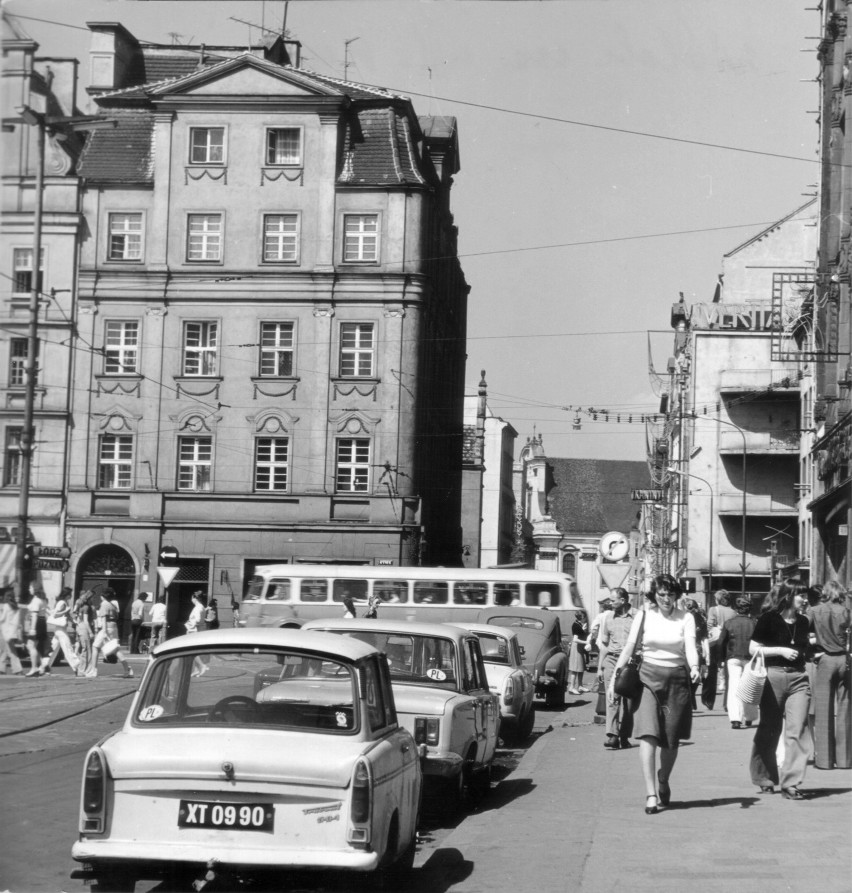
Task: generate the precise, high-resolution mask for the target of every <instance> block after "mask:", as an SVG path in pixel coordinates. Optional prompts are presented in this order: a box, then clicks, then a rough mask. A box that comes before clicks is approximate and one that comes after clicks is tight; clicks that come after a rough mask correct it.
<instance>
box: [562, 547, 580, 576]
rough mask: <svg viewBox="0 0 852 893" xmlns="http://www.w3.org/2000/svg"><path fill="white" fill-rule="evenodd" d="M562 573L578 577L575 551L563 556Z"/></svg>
mask: <svg viewBox="0 0 852 893" xmlns="http://www.w3.org/2000/svg"><path fill="white" fill-rule="evenodd" d="M562 573H563V574H570V575H571V576H572V577H576V576H577V553H576V552H575V551H574V550H573V549H572V550H570V551H568V552H565V553H564V554H563V556H562Z"/></svg>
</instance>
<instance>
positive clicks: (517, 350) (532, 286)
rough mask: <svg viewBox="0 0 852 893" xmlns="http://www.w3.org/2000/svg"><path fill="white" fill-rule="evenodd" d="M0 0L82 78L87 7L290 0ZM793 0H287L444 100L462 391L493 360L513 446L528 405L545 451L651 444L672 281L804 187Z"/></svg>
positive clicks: (278, 7)
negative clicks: (650, 419) (648, 417)
mask: <svg viewBox="0 0 852 893" xmlns="http://www.w3.org/2000/svg"><path fill="white" fill-rule="evenodd" d="M3 6H4V8H5V9H6V10H7V11H8V12H10V13H13V14H14V13H19V14H20V15H22V16H29V17H32V18H28V19H23V18H21V19H18V21H19V23H20V24H21V25H22V26H23V27H24V28H25V30H26V31H27V32H28V33H29V34H30V35H31V36H32V37H33V38H34V39H35V40H37V41H38V42H39V44H40V50H39V53H40V54H41V55H54V56H76V57H78V58H79V59H80V61H81V63H82V66H81V80H82V86H83V87H84V86H85V85H86V84H87V83H88V50H89V33H88V31H87V30H86V29H85V23H86V22H87V21H119V22H121V23H122V24H123V25H124V26H125V27H126V28H127V29H128V30H129V31H131V32H132V33H133V34H134V35H135V36H136V37H137V38H139V39H142V40H148V41H153V42H157V43H172V42H173V41H176V42H179V43H189V42H194V43H206V44H208V45H209V44H242V43H246V44H247V43H248V42H249V41H252V40H256V39H257V38H258V37H259V34H260V30H259V27H251V26H249V25H246V24H243V23H241V22H236V21H233V19H243V20H245V21H246V22H251V23H253V24H254V25H255V26H260V25H265V26H266V27H268V28H269V27H272V28H280V26H281V23H282V21H283V17H284V11H285V4H284V3H283V2H280V0H279V2H271V0H266V2H260V0H243V2H233V0H231V2H215V0H214V2H211V0H168V2H165V0H159V2H158V0H73V2H68V0H4V2H3ZM804 6H805V3H804V2H802V0H795V2H794V0H705V2H701V3H697V2H685V0H553V2H501V0H493V2H487V0H479V2H470V0H456V2H453V0H443V2H421V0H418V2H408V0H393V2H390V0H384V2H383V0H341V2H321V0H313V2H307V0H291V2H290V3H289V5H288V7H287V13H286V14H287V28H288V29H289V30H290V32H291V35H292V37H294V38H296V39H298V40H300V41H301V42H302V44H303V52H304V56H305V60H304V67H306V68H310V69H312V70H314V71H318V72H322V73H324V74H331V75H335V76H338V77H342V76H343V67H344V59H345V49H344V47H345V42H346V41H347V40H349V41H351V43H350V44H349V72H348V76H349V79H350V80H354V81H360V82H363V83H370V84H379V85H382V86H385V87H388V88H391V89H396V90H398V91H400V92H403V93H406V94H408V95H409V96H411V98H412V100H413V102H414V106H415V109H416V111H417V113H418V114H442V115H453V116H455V117H456V118H457V119H458V129H459V139H460V154H461V171H460V173H459V174H458V176H457V177H456V180H455V186H454V188H453V198H452V208H453V211H454V213H455V220H456V224H457V225H458V227H459V251H460V254H461V262H462V266H463V269H464V272H465V276H466V278H467V281H468V283H469V284H470V286H471V292H470V298H469V327H468V334H469V343H468V365H467V375H466V383H467V387H468V389H469V391H471V392H474V391H475V389H476V385H477V383H478V381H479V377H480V370H481V369H485V370H486V378H487V381H488V389H489V396H490V404H491V407H492V409H493V411H494V412H495V414H497V415H499V416H501V417H502V418H504V419H506V420H507V421H509V422H511V423H512V424H513V425H514V426H515V428H516V429H517V430H518V433H519V435H520V437H519V446H520V445H521V444H522V443H523V442H524V441H525V440H526V438H527V437H528V436H530V435H531V434H532V432H533V429H534V426H535V428H536V430H538V432H540V433H541V435H542V437H543V440H544V447H545V450H546V452H547V453H548V455H551V456H562V457H597V458H613V459H636V460H644V458H645V432H644V428H643V426H642V425H640V424H638V416H639V415H641V414H643V413H653V412H656V411H657V410H658V408H659V400H658V398H657V397H656V396H655V395H654V393H653V391H652V389H651V386H650V383H649V380H648V362H647V343H648V334H647V333H648V332H649V331H650V332H651V333H652V334H651V343H652V345H653V355H654V362H655V364H656V367H657V368H658V369H662V370H664V369H665V366H666V360H667V357H668V356H669V354H670V353H671V345H672V337H671V334H670V330H669V310H670V306H671V304H672V303H673V302H675V301H677V299H678V294H679V292H683V293H684V294H685V296H686V300H687V301H690V302H692V301H710V300H711V298H712V294H713V288H714V285H715V282H716V275H717V274H718V273H719V272H720V270H721V263H722V255H723V254H725V253H726V252H728V251H730V250H731V249H732V248H734V247H736V246H737V245H739V244H740V243H741V242H744V241H745V240H746V239H748V238H749V237H751V236H752V235H754V234H755V233H757V232H759V231H760V230H761V229H763V228H764V226H765V225H767V224H769V223H771V222H773V221H775V220H777V219H779V218H781V217H783V216H785V215H787V214H788V213H790V212H791V211H793V210H794V209H796V208H797V207H799V206H800V205H801V204H803V203H804V202H805V201H806V197H807V195H808V194H809V193H813V192H814V187H813V185H812V184H815V183H816V182H817V177H818V165H817V164H816V158H817V155H816V152H817V136H818V131H817V124H816V115H815V113H814V110H815V109H817V108H818V92H817V84H816V83H815V82H813V80H812V79H813V78H815V77H816V75H817V72H818V66H817V61H816V54H815V53H814V52H813V50H815V48H816V44H817V41H816V40H814V39H813V38H814V37H816V36H817V35H818V34H819V30H820V29H819V25H820V20H819V14H818V13H817V12H812V11H807V10H805V9H804ZM34 18H37V19H46V20H50V21H51V22H53V23H62V24H49V23H48V22H45V21H35V20H33V19H34ZM69 26H75V27H69ZM80 29H82V30H80ZM356 38H357V39H356ZM803 51H804V52H803ZM809 79H810V80H809ZM641 134H644V135H641ZM651 135H653V136H651ZM657 137H661V138H657ZM702 144H714V145H715V146H724V147H728V148H714V147H712V146H710V145H702ZM736 149H742V150H749V151H735V150H736ZM777 156H792V157H791V158H783V157H777ZM766 297H767V299H768V298H769V295H767V296H766ZM654 330H656V332H655V331H654ZM576 406H581V407H584V408H588V407H594V408H606V409H609V410H611V411H612V412H613V413H614V414H616V413H622V414H623V421H622V423H621V424H620V425H619V424H616V423H615V421H614V415H612V416H610V419H611V420H610V422H609V423H604V422H603V421H602V416H601V417H599V420H598V421H597V422H596V421H594V420H593V419H592V418H591V416H590V415H589V414H588V413H586V412H583V413H581V418H582V429H581V430H580V431H576V430H573V428H572V421H573V419H574V416H575V412H574V411H573V409H562V408H561V407H576ZM630 413H632V414H633V417H634V423H633V424H626V422H625V421H624V419H626V416H627V414H630Z"/></svg>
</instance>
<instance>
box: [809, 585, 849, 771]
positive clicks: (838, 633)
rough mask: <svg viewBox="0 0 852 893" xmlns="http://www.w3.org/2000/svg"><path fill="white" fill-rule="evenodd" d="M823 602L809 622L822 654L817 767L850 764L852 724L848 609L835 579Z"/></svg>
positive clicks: (817, 688) (816, 707)
mask: <svg viewBox="0 0 852 893" xmlns="http://www.w3.org/2000/svg"><path fill="white" fill-rule="evenodd" d="M822 599H823V600H822V601H821V602H820V604H818V605H816V606H815V607H814V608H813V610H812V611H811V622H812V624H813V631H814V634H815V636H816V641H817V645H818V646H819V648H820V649H821V651H822V656H821V657H820V658H819V660H818V661H817V664H816V684H815V685H814V692H813V701H814V751H815V753H814V765H815V766H816V768H817V769H835V768H836V769H849V768H850V767H852V727H850V710H849V688H850V667H849V658H848V655H847V653H848V651H849V644H848V643H849V634H850V622H852V619H850V616H849V608H848V607H847V606H846V593H845V592H844V591H843V587H842V586H841V585H840V584H839V583H838V582H837V581H836V580H831V581H830V582H828V583H826V584H825V586H824V587H823V591H822Z"/></svg>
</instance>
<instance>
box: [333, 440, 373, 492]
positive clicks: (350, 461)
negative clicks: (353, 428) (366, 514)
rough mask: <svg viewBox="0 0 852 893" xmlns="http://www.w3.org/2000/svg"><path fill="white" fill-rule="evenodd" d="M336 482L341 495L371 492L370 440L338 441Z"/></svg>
mask: <svg viewBox="0 0 852 893" xmlns="http://www.w3.org/2000/svg"><path fill="white" fill-rule="evenodd" d="M335 480H336V487H337V490H338V492H341V493H365V492H367V491H368V490H369V485H370V441H369V439H367V438H349V437H343V438H341V439H340V440H338V441H337V469H336V474H335Z"/></svg>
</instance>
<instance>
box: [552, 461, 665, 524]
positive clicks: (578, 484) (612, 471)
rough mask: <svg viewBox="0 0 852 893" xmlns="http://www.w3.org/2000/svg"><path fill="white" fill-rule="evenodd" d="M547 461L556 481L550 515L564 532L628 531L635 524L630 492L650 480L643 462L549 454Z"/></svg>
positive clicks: (635, 512)
mask: <svg viewBox="0 0 852 893" xmlns="http://www.w3.org/2000/svg"><path fill="white" fill-rule="evenodd" d="M547 464H548V465H550V466H551V468H552V470H553V480H554V484H555V486H554V488H553V489H552V490H551V491H550V493H549V494H548V503H549V505H550V515H551V517H552V518H553V519H554V521H555V522H556V526H557V527H558V528H559V530H560V531H561V532H562V533H563V534H565V535H571V534H576V535H579V534H590V535H600V534H603V533H606V532H607V531H609V530H619V531H621V532H622V533H628V532H629V531H630V530H631V529H632V528H633V527H635V526H636V515H637V512H638V507H637V506H636V504H635V503H634V502H633V501H632V500H631V498H630V496H631V491H632V490H634V489H639V488H643V487H649V486H650V484H651V480H650V476H649V474H648V466H647V465H646V463H645V462H628V461H626V460H617V459H552V458H548V460H547Z"/></svg>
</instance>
